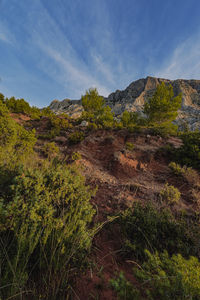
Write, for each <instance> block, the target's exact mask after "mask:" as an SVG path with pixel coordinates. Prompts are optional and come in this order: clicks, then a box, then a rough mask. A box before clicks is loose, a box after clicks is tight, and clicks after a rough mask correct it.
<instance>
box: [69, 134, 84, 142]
mask: <svg viewBox="0 0 200 300" xmlns="http://www.w3.org/2000/svg"><path fill="white" fill-rule="evenodd" d="M84 138H85V135H84V133H83V132H81V131H75V132H74V133H71V134H70V135H69V138H68V140H69V143H70V144H78V143H80V142H81V141H83V140H84Z"/></svg>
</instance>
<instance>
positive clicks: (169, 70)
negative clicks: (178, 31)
mask: <svg viewBox="0 0 200 300" xmlns="http://www.w3.org/2000/svg"><path fill="white" fill-rule="evenodd" d="M154 74H155V76H158V77H165V78H170V79H177V78H185V79H191V78H193V79H200V32H198V33H197V34H194V35H193V36H191V37H190V38H189V39H187V40H185V41H184V42H183V43H181V44H180V45H178V46H177V47H176V48H175V50H174V51H173V53H172V55H171V56H170V57H168V58H167V59H166V60H165V65H164V67H162V68H161V69H158V70H156V71H154Z"/></svg>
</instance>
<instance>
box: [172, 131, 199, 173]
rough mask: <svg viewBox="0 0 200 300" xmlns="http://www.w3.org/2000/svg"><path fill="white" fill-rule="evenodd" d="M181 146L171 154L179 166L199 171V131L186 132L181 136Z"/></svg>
mask: <svg viewBox="0 0 200 300" xmlns="http://www.w3.org/2000/svg"><path fill="white" fill-rule="evenodd" d="M181 138H182V140H183V145H182V146H181V147H180V148H179V149H175V150H174V151H173V153H172V155H173V157H174V159H175V160H176V161H177V162H178V163H180V164H181V165H186V166H190V167H193V168H196V169H198V170H200V131H194V132H186V133H184V134H182V135H181Z"/></svg>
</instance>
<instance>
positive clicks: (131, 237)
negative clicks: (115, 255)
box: [118, 203, 200, 261]
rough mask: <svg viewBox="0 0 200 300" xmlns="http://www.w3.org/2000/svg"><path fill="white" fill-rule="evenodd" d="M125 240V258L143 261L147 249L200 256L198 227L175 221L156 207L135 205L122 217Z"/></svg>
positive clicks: (199, 232) (170, 215)
mask: <svg viewBox="0 0 200 300" xmlns="http://www.w3.org/2000/svg"><path fill="white" fill-rule="evenodd" d="M118 222H119V224H120V227H121V230H122V233H123V236H124V239H125V248H124V251H125V254H126V256H128V257H134V258H135V259H137V260H139V261H141V260H144V259H145V257H146V255H145V253H144V249H148V250H149V251H151V252H152V251H155V250H157V251H159V252H162V251H164V250H165V249H166V250H167V251H168V252H169V253H170V254H173V253H181V254H182V255H183V256H185V257H187V256H188V255H199V254H200V253H199V251H200V245H199V242H198V240H199V238H200V230H199V227H198V225H195V223H194V224H191V223H190V222H188V221H187V222H186V221H185V219H184V218H180V219H177V220H176V219H175V218H174V217H173V216H172V214H171V213H170V212H169V211H167V210H161V211H159V210H158V209H157V208H155V207H154V206H152V205H150V204H149V205H146V206H142V205H141V204H139V203H138V204H135V205H134V207H133V208H130V209H128V210H126V211H125V212H123V213H122V214H121V215H120V218H119V220H118Z"/></svg>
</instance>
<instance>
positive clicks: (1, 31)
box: [0, 23, 14, 44]
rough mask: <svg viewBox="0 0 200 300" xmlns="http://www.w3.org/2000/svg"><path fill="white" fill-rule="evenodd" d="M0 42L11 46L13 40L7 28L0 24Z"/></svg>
mask: <svg viewBox="0 0 200 300" xmlns="http://www.w3.org/2000/svg"><path fill="white" fill-rule="evenodd" d="M0 41H2V42H5V43H8V44H13V42H14V38H13V36H12V34H11V33H10V31H9V30H8V28H6V27H5V26H3V24H2V23H0Z"/></svg>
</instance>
